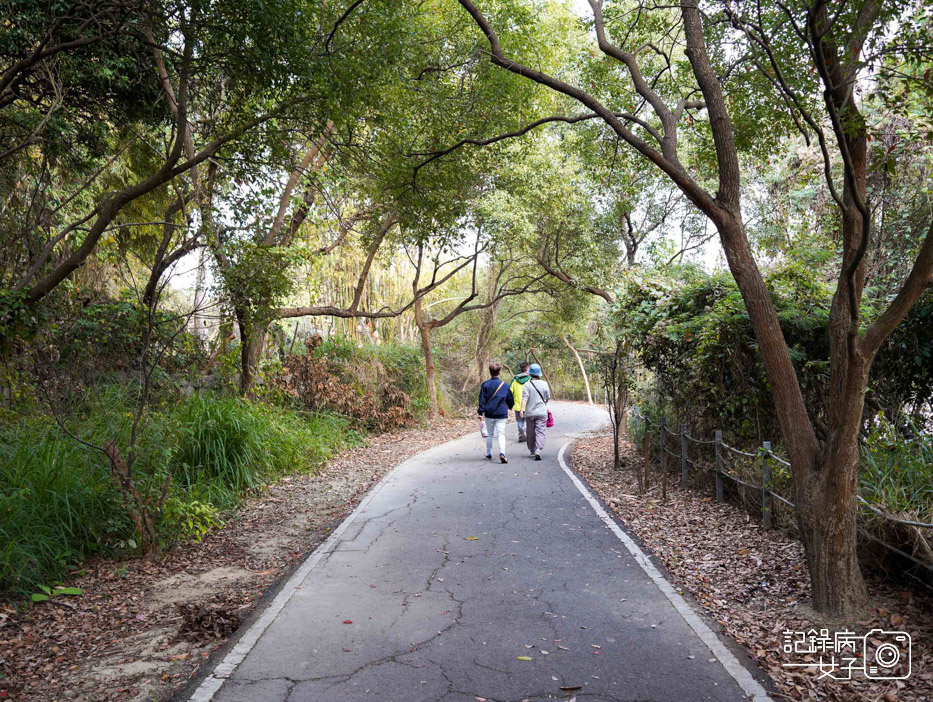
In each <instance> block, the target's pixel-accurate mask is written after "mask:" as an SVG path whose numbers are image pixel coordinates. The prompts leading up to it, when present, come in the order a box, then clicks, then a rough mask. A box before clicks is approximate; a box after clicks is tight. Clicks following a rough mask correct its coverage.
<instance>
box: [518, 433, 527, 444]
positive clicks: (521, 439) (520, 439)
mask: <svg viewBox="0 0 933 702" xmlns="http://www.w3.org/2000/svg"><path fill="white" fill-rule="evenodd" d="M526 441H528V437H527V436H525V435H524V434H519V435H518V443H520V444H524V443H525V442H526Z"/></svg>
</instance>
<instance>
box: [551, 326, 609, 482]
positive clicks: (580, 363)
mask: <svg viewBox="0 0 933 702" xmlns="http://www.w3.org/2000/svg"><path fill="white" fill-rule="evenodd" d="M561 338H562V339H563V340H564V343H565V344H567V348H569V349H570V350H571V351H573V355H574V356H575V357H576V359H577V365H578V366H580V375H582V376H583V384H584V385H585V386H586V401H587V402H588V403H589V404H591V405H592V404H593V393H591V392H590V379H589V378H588V377H587V376H586V368H584V366H583V359H582V358H580V354H579V353H577V350H576V349H575V348H574V347H573V346H572V345H571V344H570V340H569V339H568V338H567V337H566V336H562V337H561ZM618 446H619V440H618V431H617V432H616V459H618ZM616 464H618V460H617V461H616Z"/></svg>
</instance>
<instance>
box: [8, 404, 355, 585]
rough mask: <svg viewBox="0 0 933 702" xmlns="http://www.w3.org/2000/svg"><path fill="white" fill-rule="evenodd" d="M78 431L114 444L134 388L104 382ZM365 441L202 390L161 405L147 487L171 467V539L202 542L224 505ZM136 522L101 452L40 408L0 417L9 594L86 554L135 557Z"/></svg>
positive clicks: (144, 476)
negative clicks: (113, 441)
mask: <svg viewBox="0 0 933 702" xmlns="http://www.w3.org/2000/svg"><path fill="white" fill-rule="evenodd" d="M98 390H99V392H98V394H97V396H96V397H94V398H93V399H91V400H89V401H87V402H86V403H84V405H83V406H81V407H80V408H79V409H78V410H77V411H76V412H75V414H74V416H73V417H72V418H71V419H70V422H69V428H70V429H71V431H73V432H74V433H75V434H76V435H77V436H79V437H81V438H82V439H85V440H87V441H91V442H96V443H103V442H104V441H107V440H110V438H111V437H112V436H113V435H114V433H116V434H117V435H118V437H119V435H120V434H125V433H127V432H128V431H129V426H130V423H131V418H132V416H133V411H132V410H133V406H132V404H131V403H130V402H129V396H130V393H129V392H128V391H127V388H126V387H118V386H104V387H102V388H98ZM360 440H361V435H360V433H359V432H357V431H356V430H354V429H353V428H352V427H351V424H350V421H349V420H348V419H346V418H344V417H340V416H338V415H335V414H333V413H328V412H313V413H312V412H300V411H296V410H294V409H288V408H283V407H277V406H274V405H271V404H268V403H262V402H253V401H248V400H243V399H239V398H236V397H229V396H224V395H219V394H196V395H193V396H190V397H184V398H181V399H178V400H177V401H175V402H173V403H165V404H163V405H162V406H160V407H155V408H153V409H152V410H151V413H150V416H149V417H148V419H147V422H146V424H145V429H144V431H143V432H142V434H141V436H140V439H139V440H138V442H137V460H136V462H135V466H136V468H135V476H134V479H135V481H136V484H137V486H138V489H139V490H140V491H142V492H144V493H149V492H152V491H157V490H159V489H160V487H161V486H162V485H163V484H164V482H165V478H166V477H167V476H168V475H169V474H171V477H172V480H171V482H170V483H169V494H168V496H167V499H166V500H165V503H164V506H163V509H162V514H161V515H159V516H160V517H161V519H160V520H159V533H160V538H161V539H162V543H163V546H164V545H170V544H172V543H174V542H176V541H178V540H179V539H189V538H200V537H202V536H203V535H204V534H205V533H206V532H207V531H208V530H210V529H211V528H214V527H216V526H218V525H220V524H221V523H222V521H223V513H224V511H225V510H229V509H230V508H232V507H234V506H236V504H237V503H238V502H239V501H240V499H242V497H243V496H244V495H246V494H248V493H250V492H251V491H255V490H258V489H261V488H262V487H263V486H264V485H266V484H267V483H268V482H269V481H270V480H272V479H274V478H275V477H277V476H280V475H283V474H285V473H287V472H297V471H314V470H316V469H318V468H319V467H320V466H321V465H322V464H323V463H324V462H325V461H326V460H327V459H328V458H329V457H330V456H331V455H332V454H333V453H334V452H335V451H338V450H340V449H341V448H344V447H346V446H348V445H352V444H355V443H358V442H359V441H360ZM136 548H137V544H136V541H135V534H134V529H133V524H132V523H131V521H130V519H129V518H128V517H127V514H126V510H125V508H124V506H123V505H122V504H121V499H120V493H119V491H118V489H117V486H116V485H115V483H114V481H113V478H112V476H111V473H110V471H109V469H108V466H107V458H106V457H105V456H104V455H102V454H101V453H100V452H99V451H94V450H91V449H88V448H85V447H84V446H82V445H81V444H79V443H78V442H77V441H75V440H74V439H72V438H71V437H69V436H67V435H66V434H65V433H64V432H63V431H62V430H61V429H60V427H59V426H58V425H57V424H56V422H55V421H53V420H52V419H51V418H49V417H48V416H46V415H44V414H42V413H40V412H38V411H36V412H32V413H23V412H20V413H18V414H13V413H7V414H6V415H4V416H3V417H2V421H0V592H4V591H5V592H19V593H28V592H35V591H37V589H38V588H39V587H40V586H41V585H46V584H50V583H55V582H60V581H62V580H63V578H64V577H65V576H66V575H67V573H68V572H69V570H70V569H71V568H73V567H75V566H76V565H77V564H78V563H79V562H80V559H82V558H84V557H87V556H90V555H95V554H106V555H112V554H119V553H125V554H129V553H132V552H135V550H136Z"/></svg>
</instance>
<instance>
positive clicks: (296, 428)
mask: <svg viewBox="0 0 933 702" xmlns="http://www.w3.org/2000/svg"><path fill="white" fill-rule="evenodd" d="M175 420H176V423H177V424H178V426H179V427H180V439H179V442H178V445H177V447H176V449H175V451H174V453H173V456H172V464H173V470H174V474H175V476H176V480H177V481H179V483H180V487H183V488H184V489H186V490H188V491H190V492H191V493H192V495H193V496H194V497H195V498H196V499H200V500H204V501H208V502H211V503H212V504H214V505H216V506H218V507H222V508H228V507H231V506H232V505H233V504H235V503H236V501H237V498H238V496H239V495H240V494H242V493H244V492H247V491H249V490H252V489H255V488H257V487H259V486H262V485H264V484H266V483H267V482H268V481H269V480H270V479H271V478H274V477H276V476H278V475H282V474H284V473H287V472H300V471H309V470H314V469H316V468H318V467H319V466H320V465H321V464H322V463H323V462H324V461H326V460H327V459H328V458H329V457H330V456H331V454H332V453H333V452H334V451H335V450H337V449H340V448H342V447H344V446H346V445H347V444H348V442H352V441H353V440H354V437H353V436H352V435H351V433H349V432H348V430H347V426H348V422H347V420H346V419H343V418H341V417H339V416H337V415H332V414H327V413H313V414H306V413H298V412H294V411H291V410H287V409H282V408H279V407H275V406H272V405H267V404H262V403H256V402H250V401H247V400H242V399H239V398H236V397H217V396H214V395H198V396H195V397H192V398H189V399H187V400H186V401H184V402H183V403H182V404H181V405H180V406H179V407H178V410H177V411H176V413H175Z"/></svg>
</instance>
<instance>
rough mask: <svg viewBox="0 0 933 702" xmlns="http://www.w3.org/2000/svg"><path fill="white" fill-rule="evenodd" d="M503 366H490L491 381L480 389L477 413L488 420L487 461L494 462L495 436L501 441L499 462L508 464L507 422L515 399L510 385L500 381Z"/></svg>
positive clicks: (491, 364)
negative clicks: (506, 449) (506, 445)
mask: <svg viewBox="0 0 933 702" xmlns="http://www.w3.org/2000/svg"><path fill="white" fill-rule="evenodd" d="M501 370H502V366H500V365H499V364H498V363H495V362H493V363H490V364H489V380H487V381H486V382H485V383H483V384H482V385H481V386H480V389H479V407H478V408H477V410H476V412H477V414H479V416H480V417H484V418H485V420H486V460H487V461H491V460H492V440H493V436H495V438H496V439H498V441H499V460H500V461H501V462H502V463H508V462H509V460H508V459H507V458H506V457H505V422H506V420H507V419H508V416H509V410H510V409H512V407H514V406H515V399H514V398H513V397H512V391H511V389H510V388H509V384H508V383H507V382H505V381H504V380H500V379H499V372H500V371H501Z"/></svg>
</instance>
